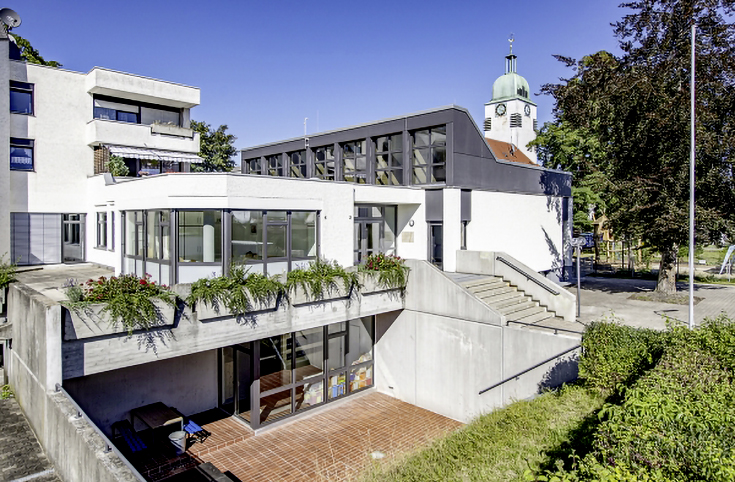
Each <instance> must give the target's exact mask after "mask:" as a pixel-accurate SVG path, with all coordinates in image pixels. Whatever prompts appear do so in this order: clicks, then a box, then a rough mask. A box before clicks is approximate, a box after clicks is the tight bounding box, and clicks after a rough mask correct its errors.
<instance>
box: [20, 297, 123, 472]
mask: <svg viewBox="0 0 735 482" xmlns="http://www.w3.org/2000/svg"><path fill="white" fill-rule="evenodd" d="M60 315H61V307H60V306H59V305H57V304H55V303H53V302H51V301H50V300H48V299H46V298H44V297H42V296H40V295H38V294H36V293H35V292H34V291H32V290H30V289H28V288H25V287H23V286H21V285H19V284H17V283H16V284H13V285H11V287H10V292H9V312H8V320H10V322H11V323H12V324H13V325H12V340H13V345H12V350H10V353H9V354H7V353H6V355H8V356H7V358H6V368H7V371H8V378H9V382H10V385H11V387H12V388H13V391H14V392H15V397H16V399H17V400H18V403H19V405H20V407H21V409H22V410H23V413H24V414H25V416H26V418H27V419H28V422H29V423H30V425H31V428H32V429H33V431H34V432H35V434H36V437H38V440H39V442H40V443H41V446H42V447H43V449H44V450H45V452H46V454H47V455H48V457H49V459H50V460H51V462H52V463H53V464H54V467H55V468H56V471H57V473H58V474H59V476H60V478H61V479H62V480H68V481H75V482H76V481H81V482H84V481H90V482H108V481H109V482H112V481H133V480H137V479H136V478H135V477H134V475H133V474H132V472H131V471H130V470H129V469H128V468H127V467H126V466H125V465H124V463H123V462H122V460H121V459H120V458H119V457H118V456H117V455H115V454H114V453H112V452H110V453H105V452H104V450H105V441H104V440H103V439H102V437H100V436H99V435H98V434H97V433H96V432H95V431H94V429H93V428H92V426H91V425H90V423H89V422H88V421H87V420H86V419H84V418H78V417H76V408H75V407H74V405H73V404H72V402H71V401H70V400H69V399H68V398H66V396H65V395H64V394H62V393H57V392H56V391H55V385H56V383H61V318H60Z"/></svg>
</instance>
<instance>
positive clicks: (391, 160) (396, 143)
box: [375, 133, 403, 186]
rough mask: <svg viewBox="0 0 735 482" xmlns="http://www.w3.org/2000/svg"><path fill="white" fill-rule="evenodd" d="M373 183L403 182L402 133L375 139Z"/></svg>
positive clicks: (396, 184) (398, 184)
mask: <svg viewBox="0 0 735 482" xmlns="http://www.w3.org/2000/svg"><path fill="white" fill-rule="evenodd" d="M375 184H381V185H385V186H400V185H402V184H403V134H402V133H398V134H393V135H390V136H382V137H377V138H376V139H375Z"/></svg>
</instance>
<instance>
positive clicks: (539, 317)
mask: <svg viewBox="0 0 735 482" xmlns="http://www.w3.org/2000/svg"><path fill="white" fill-rule="evenodd" d="M553 318H555V316H554V313H552V312H551V311H546V310H544V311H542V312H539V313H535V314H532V315H528V316H524V317H523V318H514V320H515V321H521V322H523V323H540V324H542V325H543V324H544V321H546V320H551V319H553Z"/></svg>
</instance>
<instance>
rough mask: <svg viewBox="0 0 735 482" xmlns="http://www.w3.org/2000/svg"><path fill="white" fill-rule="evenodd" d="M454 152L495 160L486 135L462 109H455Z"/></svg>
mask: <svg viewBox="0 0 735 482" xmlns="http://www.w3.org/2000/svg"><path fill="white" fill-rule="evenodd" d="M454 152H455V153H459V154H467V155H469V156H475V157H482V158H484V159H490V160H493V161H494V160H495V156H494V155H493V153H492V151H491V150H490V148H489V147H488V145H487V142H485V136H484V135H483V134H480V133H479V132H478V128H477V127H476V126H475V123H474V121H473V120H472V119H470V117H469V116H468V115H467V113H465V112H462V111H455V115H454Z"/></svg>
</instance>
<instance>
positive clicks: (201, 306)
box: [194, 290, 278, 321]
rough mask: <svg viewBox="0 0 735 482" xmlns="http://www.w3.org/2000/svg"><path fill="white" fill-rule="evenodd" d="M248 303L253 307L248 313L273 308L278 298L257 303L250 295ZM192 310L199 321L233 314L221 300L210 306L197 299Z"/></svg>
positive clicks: (276, 305)
mask: <svg viewBox="0 0 735 482" xmlns="http://www.w3.org/2000/svg"><path fill="white" fill-rule="evenodd" d="M245 293H246V294H247V295H248V297H250V293H248V292H247V290H245ZM250 303H251V305H252V307H253V309H252V310H250V311H249V313H256V312H258V311H269V310H275V309H276V308H277V307H278V299H272V300H270V301H268V302H267V303H258V302H256V301H254V300H253V299H252V297H250ZM194 311H195V312H196V314H197V319H198V320H199V321H202V320H209V319H212V318H224V317H232V316H234V315H233V314H232V312H231V311H230V310H228V309H227V308H226V307H225V305H224V303H222V302H220V303H218V305H217V306H210V305H209V304H208V303H204V302H201V301H199V302H197V303H196V306H195V307H194Z"/></svg>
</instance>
